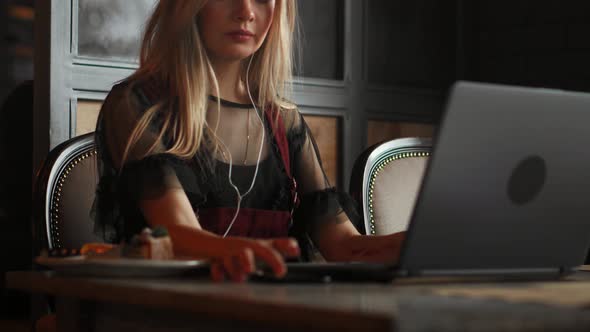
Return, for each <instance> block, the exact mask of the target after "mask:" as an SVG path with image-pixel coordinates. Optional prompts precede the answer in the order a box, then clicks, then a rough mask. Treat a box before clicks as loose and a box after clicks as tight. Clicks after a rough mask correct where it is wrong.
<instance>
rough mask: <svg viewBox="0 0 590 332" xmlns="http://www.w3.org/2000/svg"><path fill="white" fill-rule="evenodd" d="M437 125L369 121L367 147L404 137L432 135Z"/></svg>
mask: <svg viewBox="0 0 590 332" xmlns="http://www.w3.org/2000/svg"><path fill="white" fill-rule="evenodd" d="M434 130H435V126H434V125H432V124H427V123H416V122H401V121H377V120H370V121H368V123H367V147H369V146H371V145H373V144H376V143H379V142H383V141H388V140H392V139H396V138H402V137H432V136H433V135H434Z"/></svg>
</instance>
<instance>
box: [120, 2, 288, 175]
mask: <svg viewBox="0 0 590 332" xmlns="http://www.w3.org/2000/svg"><path fill="white" fill-rule="evenodd" d="M206 2H207V0H160V1H159V3H158V4H157V6H156V8H155V10H154V12H153V14H152V16H151V18H150V19H149V21H148V23H147V26H146V30H145V34H144V38H143V42H142V45H141V52H140V65H139V68H138V70H137V71H136V72H135V73H134V74H133V75H131V76H130V77H129V78H128V81H129V82H130V86H133V84H134V83H138V82H142V81H146V80H155V81H157V82H159V83H161V85H162V87H165V88H166V89H167V91H162V94H163V95H165V96H167V97H168V98H167V99H168V100H166V98H164V100H160V101H159V102H158V103H156V104H155V105H153V106H152V107H150V108H149V109H148V110H146V111H145V112H144V114H143V115H142V116H141V117H140V119H139V120H138V123H137V125H136V126H135V128H134V129H133V130H132V132H131V134H130V136H129V139H128V141H127V144H126V146H125V150H124V153H123V158H122V162H121V167H122V166H123V164H124V163H125V161H126V160H127V158H128V155H129V153H130V151H131V150H132V149H133V147H134V146H135V145H136V144H137V143H138V141H139V139H140V138H141V137H142V135H143V134H144V133H145V131H146V130H147V128H148V126H149V125H150V123H151V122H152V120H153V119H154V116H155V114H156V113H157V112H160V111H164V112H162V113H163V114H162V115H163V125H162V128H161V129H160V132H159V133H157V135H156V137H155V140H154V142H152V145H151V147H149V148H148V149H147V150H146V151H144V152H142V155H140V156H136V157H138V158H141V157H145V156H147V155H149V154H150V153H151V152H152V151H153V150H154V149H155V147H156V146H157V145H158V142H160V141H161V139H162V137H163V136H164V134H165V133H167V132H168V133H169V134H171V135H170V138H171V140H172V142H171V145H170V146H169V147H168V149H167V150H166V151H164V152H165V153H170V154H173V155H175V156H178V157H180V158H190V157H192V156H194V155H195V154H196V153H197V151H198V150H199V148H201V146H203V143H207V144H208V143H209V142H208V141H209V140H207V139H205V138H206V137H212V136H214V135H207V134H206V133H207V132H208V131H209V132H211V131H212V130H211V128H209V126H208V125H207V121H206V113H207V105H208V96H209V94H211V93H213V92H214V93H215V95H217V96H219V84H218V81H217V78H216V77H215V73H214V71H213V68H212V66H211V63H210V61H209V57H208V55H207V52H206V50H205V47H204V45H203V41H202V39H201V36H200V34H199V29H198V25H197V24H196V17H197V15H198V13H199V12H200V11H201V9H202V8H203V7H204V6H205V4H206ZM295 20H296V4H295V0H276V4H275V12H274V17H273V22H272V24H271V26H270V29H269V31H268V34H267V36H266V39H265V41H264V42H263V44H262V46H261V47H260V49H259V50H258V51H257V52H256V53H254V55H253V57H252V64H251V68H250V73H249V75H248V77H249V82H248V84H249V86H250V89H251V91H252V94H253V97H254V99H255V102H256V103H257V104H258V105H259V106H260V107H261V108H262V109H266V108H267V107H278V106H283V105H284V104H285V102H284V99H283V98H284V97H285V96H286V92H287V90H289V89H290V87H289V84H290V82H291V79H292V63H293V54H292V49H293V47H292V44H293V32H294V30H295ZM246 65H247V63H245V65H244V66H243V73H242V75H241V79H242V80H245V77H246V75H245V74H246V73H245V71H246ZM244 83H245V82H244ZM173 108H175V110H176V111H175V112H173V111H172V110H173ZM213 148H215V149H216V148H217V147H216V146H213Z"/></svg>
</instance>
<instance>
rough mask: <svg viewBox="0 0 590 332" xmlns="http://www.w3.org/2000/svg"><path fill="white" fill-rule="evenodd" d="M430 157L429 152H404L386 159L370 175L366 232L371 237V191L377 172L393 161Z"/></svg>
mask: <svg viewBox="0 0 590 332" xmlns="http://www.w3.org/2000/svg"><path fill="white" fill-rule="evenodd" d="M428 156H430V152H404V153H398V154H395V155H393V156H391V157H388V158H387V159H385V160H382V161H381V162H380V163H379V166H377V168H376V169H375V171H374V172H373V173H372V174H371V181H370V182H369V183H370V184H369V222H370V224H371V229H370V230H369V229H368V230H367V232H370V234H371V235H375V234H376V232H375V217H374V216H373V190H374V189H375V179H376V178H377V176H378V175H379V172H381V171H382V170H383V168H385V166H387V165H388V164H389V163H391V162H392V161H395V160H400V159H405V158H414V157H428Z"/></svg>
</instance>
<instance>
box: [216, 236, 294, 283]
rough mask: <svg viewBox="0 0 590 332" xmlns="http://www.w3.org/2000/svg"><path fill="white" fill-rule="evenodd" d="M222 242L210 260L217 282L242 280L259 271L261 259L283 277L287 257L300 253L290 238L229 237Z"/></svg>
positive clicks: (277, 274) (285, 270)
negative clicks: (257, 238)
mask: <svg viewBox="0 0 590 332" xmlns="http://www.w3.org/2000/svg"><path fill="white" fill-rule="evenodd" d="M222 241H223V248H220V251H219V255H218V256H217V255H216V257H214V258H213V259H212V260H211V278H212V279H213V280H214V281H223V280H226V279H229V280H232V281H234V282H243V281H245V280H246V279H247V278H248V276H249V275H250V274H252V273H254V272H255V271H256V261H258V260H260V261H262V262H264V263H266V264H267V265H268V266H269V267H270V268H271V269H272V271H273V272H274V274H275V276H277V277H279V278H280V277H283V276H284V275H285V274H286V273H287V267H286V266H285V257H288V258H291V257H297V256H299V255H300V250H299V245H298V244H297V241H295V240H294V239H291V238H278V239H270V240H255V239H247V238H241V237H228V238H225V239H223V240H222Z"/></svg>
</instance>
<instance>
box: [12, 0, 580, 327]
mask: <svg viewBox="0 0 590 332" xmlns="http://www.w3.org/2000/svg"><path fill="white" fill-rule="evenodd" d="M33 8H34V1H33V0H5V1H2V4H0V73H1V74H0V103H1V104H2V105H3V106H2V110H1V111H0V226H1V227H2V228H1V229H2V233H1V234H2V240H1V241H0V257H1V270H0V278H2V279H3V275H4V272H5V271H9V270H18V269H27V268H29V267H30V256H31V246H32V240H31V227H30V201H31V190H30V188H31V186H32V184H31V178H32V175H33V172H34V171H33V170H32V168H31V164H32V161H31V151H32V142H31V137H32V132H31V124H32V121H31V114H32V113H31V112H32V99H31V97H30V94H31V91H30V86H29V88H26V87H25V88H23V89H21V90H20V92H19V96H17V98H16V99H12V102H14V104H13V105H14V106H10V107H7V106H8V105H7V104H6V103H7V99H6V97H7V96H8V94H9V93H10V92H11V91H14V89H15V88H16V86H17V85H19V84H21V83H22V82H24V81H26V80H31V79H33V61H32V57H33V52H34V47H33V24H34V18H33V17H31V14H34V9H33ZM368 8H369V12H368V13H367V15H368V25H367V29H368V34H367V37H368V38H367V40H366V41H365V47H366V49H367V54H368V59H367V60H368V62H369V64H370V65H369V66H368V68H367V80H368V81H369V82H370V84H375V85H385V86H396V87H400V88H410V89H413V88H419V89H432V90H437V91H441V92H442V93H445V92H446V90H447V89H448V88H449V86H450V85H451V84H452V83H453V82H454V81H455V80H457V79H467V80H475V81H485V82H495V83H506V84H515V85H526V86H538V87H550V88H559V89H566V90H577V91H590V1H587V0H568V1H562V2H558V1H547V0H535V1H533V0H512V1H509V0H495V1H485V0H481V1H475V0H473V1H451V0H397V1H392V0H370V1H369V6H368ZM300 9H301V12H302V22H303V30H304V40H303V46H304V49H303V54H302V59H301V62H302V64H303V66H302V67H300V68H299V69H298V72H299V73H303V74H304V76H310V77H318V78H325V79H336V80H340V79H342V78H343V70H342V63H343V60H342V56H341V55H340V54H341V50H342V49H343V47H344V43H343V39H342V38H343V37H342V36H343V22H342V10H343V6H342V2H341V1H339V0H321V1H315V0H312V1H302V2H301V3H300ZM323 13H331V14H323ZM326 45H328V46H326ZM326 49H327V50H328V51H326ZM27 89H29V90H27ZM10 102H11V101H10V100H9V101H8V103H10ZM441 108H442V107H441ZM433 116H435V117H436V115H433ZM0 290H1V291H2V292H3V293H2V298H1V300H0V301H1V302H0V305H1V307H0V319H5V318H9V319H18V318H23V319H25V318H26V317H27V313H28V300H27V298H26V297H25V296H23V295H20V294H17V293H15V292H9V291H6V290H4V289H3V288H0Z"/></svg>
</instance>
